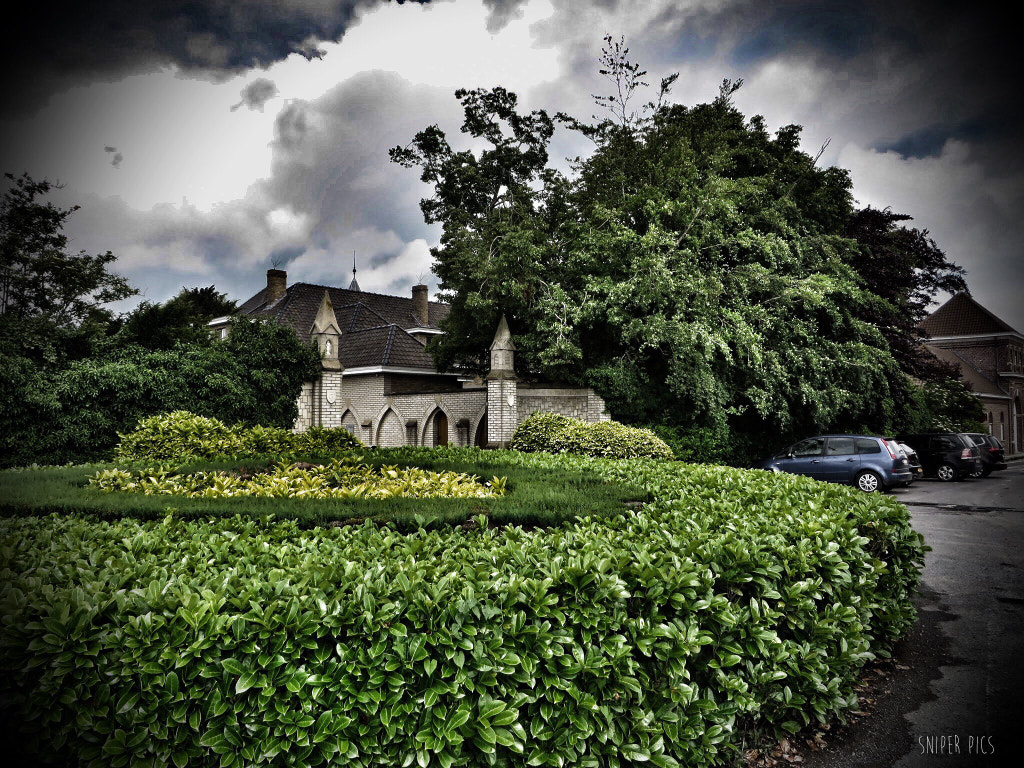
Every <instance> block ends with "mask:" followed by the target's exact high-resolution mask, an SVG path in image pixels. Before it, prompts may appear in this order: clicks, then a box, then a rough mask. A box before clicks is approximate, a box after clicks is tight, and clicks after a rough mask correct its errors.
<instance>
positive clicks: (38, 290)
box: [0, 173, 138, 326]
mask: <svg viewBox="0 0 1024 768" xmlns="http://www.w3.org/2000/svg"><path fill="white" fill-rule="evenodd" d="M4 176H5V177H6V178H7V179H8V181H9V182H11V185H10V186H9V187H8V189H7V190H6V191H5V192H4V193H3V195H2V196H0V315H5V316H10V317H14V318H17V319H30V318H41V319H44V320H48V321H50V322H52V323H54V324H55V325H59V326H68V325H78V324H80V323H82V322H83V321H85V320H87V319H89V318H90V317H93V316H95V315H96V314H97V313H102V306H103V305H104V304H108V303H110V302H113V301H118V300H119V299H125V298H128V297H129V296H134V295H135V294H137V293H138V291H137V290H136V289H135V288H133V287H132V286H130V285H129V284H128V281H127V280H125V279H124V278H123V277H121V276H120V275H116V274H113V273H112V272H110V271H108V267H109V266H110V264H112V263H113V262H114V261H115V260H116V257H115V256H114V254H112V253H111V252H110V251H107V252H106V253H103V254H98V255H95V256H93V255H89V254H87V253H85V251H79V252H78V253H69V252H68V251H67V243H68V238H67V235H65V234H64V223H65V222H66V221H67V219H68V217H70V216H71V214H73V213H74V212H75V211H77V210H78V206H73V207H71V208H59V207H58V206H56V205H54V204H53V203H52V202H49V201H46V202H43V201H42V200H40V199H39V198H42V197H45V196H46V195H47V194H48V193H49V192H50V191H51V190H52V189H54V185H53V184H51V183H50V182H48V181H45V180H44V181H34V180H33V179H32V178H31V177H30V176H29V175H28V174H24V175H22V176H20V177H15V176H14V175H12V174H10V173H7V174H4Z"/></svg>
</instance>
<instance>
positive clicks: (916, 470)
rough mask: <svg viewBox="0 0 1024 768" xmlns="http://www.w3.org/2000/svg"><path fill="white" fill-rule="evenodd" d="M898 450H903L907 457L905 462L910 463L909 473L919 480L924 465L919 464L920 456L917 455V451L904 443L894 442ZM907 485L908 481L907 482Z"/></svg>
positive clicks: (922, 474) (922, 475) (922, 473)
mask: <svg viewBox="0 0 1024 768" xmlns="http://www.w3.org/2000/svg"><path fill="white" fill-rule="evenodd" d="M896 444H897V445H898V446H899V447H900V450H902V451H903V453H904V455H906V457H907V464H909V465H910V474H911V475H913V476H914V479H915V480H920V479H921V478H922V477H924V467H922V466H921V458H920V457H919V456H918V455H917V451H915V450H914V449H913V448H911V447H910V446H909V445H907V444H906V443H900V442H897V443H896ZM907 485H909V483H907Z"/></svg>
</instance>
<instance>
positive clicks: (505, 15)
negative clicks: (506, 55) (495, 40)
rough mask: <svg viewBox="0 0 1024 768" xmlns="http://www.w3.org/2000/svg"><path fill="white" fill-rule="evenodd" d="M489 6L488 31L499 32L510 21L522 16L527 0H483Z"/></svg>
mask: <svg viewBox="0 0 1024 768" xmlns="http://www.w3.org/2000/svg"><path fill="white" fill-rule="evenodd" d="M483 2H484V6H485V7H486V8H487V31H488V32H490V33H491V34H492V35H494V34H497V33H498V32H500V31H501V30H502V29H504V28H505V25H506V24H508V23H509V22H510V21H513V20H515V19H518V18H521V17H522V15H523V6H524V5H526V0H483Z"/></svg>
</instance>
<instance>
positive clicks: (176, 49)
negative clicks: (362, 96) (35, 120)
mask: <svg viewBox="0 0 1024 768" xmlns="http://www.w3.org/2000/svg"><path fill="white" fill-rule="evenodd" d="M404 1H405V0H398V2H399V3H402V2H404ZM411 1H412V2H428V1H429V0H411ZM383 2H387V0H197V1H196V2H181V1H180V0H147V1H146V2H138V0H100V1H99V2H93V3H88V2H75V3H67V4H63V3H58V4H54V3H29V4H22V5H21V6H20V7H19V8H18V12H17V13H8V14H5V17H4V22H3V26H4V31H3V32H2V33H0V43H2V44H0V72H2V73H3V78H4V80H3V81H2V82H0V85H2V86H3V93H4V99H3V102H2V105H0V110H3V111H4V112H6V113H8V114H11V113H19V112H25V111H31V110H33V109H35V108H37V107H39V106H41V105H42V104H43V103H45V101H46V99H47V98H48V97H49V96H50V95H51V94H52V93H54V92H56V91H59V90H62V89H64V88H67V87H69V86H71V85H74V84H77V83H81V82H86V81H90V80H108V81H110V80H116V79H119V78H120V77H122V76H124V75H126V74H131V73H136V72H145V71H151V70H154V69H156V68H158V67H160V66H165V65H175V66H177V67H179V68H180V69H181V70H182V71H184V72H190V73H195V74H197V75H201V76H207V77H211V76H212V77H216V76H217V75H223V74H230V73H235V72H239V71H242V70H245V69H250V68H253V67H266V66H269V65H270V64H272V63H274V62H275V61H279V60H281V59H284V58H286V57H287V56H288V55H289V54H292V53H299V54H301V55H303V56H306V57H307V58H311V57H315V56H318V55H319V52H318V49H317V47H316V43H318V42H324V41H337V40H340V39H341V37H342V36H343V35H344V33H345V30H346V29H347V28H348V26H349V25H350V24H352V23H353V21H354V20H355V19H356V17H357V15H358V14H359V13H360V12H361V11H362V10H364V9H367V8H372V7H374V6H377V5H380V4H382V3H383Z"/></svg>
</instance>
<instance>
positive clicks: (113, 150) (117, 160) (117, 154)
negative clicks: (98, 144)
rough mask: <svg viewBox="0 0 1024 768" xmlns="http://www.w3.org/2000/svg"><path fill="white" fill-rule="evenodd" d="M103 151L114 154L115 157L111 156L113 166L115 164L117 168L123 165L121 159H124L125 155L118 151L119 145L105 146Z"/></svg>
mask: <svg viewBox="0 0 1024 768" xmlns="http://www.w3.org/2000/svg"><path fill="white" fill-rule="evenodd" d="M103 151H104V152H106V153H107V154H108V155H113V157H112V158H110V164H111V165H112V166H114V167H115V168H120V167H121V161H122V160H124V155H122V154H121V153H120V152H118V151H117V147H110V146H107V147H104V148H103Z"/></svg>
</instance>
